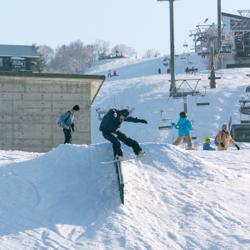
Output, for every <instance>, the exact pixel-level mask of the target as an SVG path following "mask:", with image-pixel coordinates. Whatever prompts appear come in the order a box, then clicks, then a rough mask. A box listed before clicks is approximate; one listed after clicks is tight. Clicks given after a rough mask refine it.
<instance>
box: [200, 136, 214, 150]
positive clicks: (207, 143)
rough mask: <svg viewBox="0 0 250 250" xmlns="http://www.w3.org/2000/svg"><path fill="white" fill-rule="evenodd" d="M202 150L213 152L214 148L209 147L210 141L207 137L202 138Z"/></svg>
mask: <svg viewBox="0 0 250 250" xmlns="http://www.w3.org/2000/svg"><path fill="white" fill-rule="evenodd" d="M203 150H209V151H214V150H215V148H213V147H212V146H211V139H210V137H209V136H206V137H205V138H204V143H203Z"/></svg>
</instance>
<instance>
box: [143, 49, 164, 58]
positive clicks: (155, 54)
mask: <svg viewBox="0 0 250 250" xmlns="http://www.w3.org/2000/svg"><path fill="white" fill-rule="evenodd" d="M160 54H161V53H160V52H159V51H157V50H153V49H148V50H147V51H146V52H145V54H144V56H143V58H153V57H158V56H160Z"/></svg>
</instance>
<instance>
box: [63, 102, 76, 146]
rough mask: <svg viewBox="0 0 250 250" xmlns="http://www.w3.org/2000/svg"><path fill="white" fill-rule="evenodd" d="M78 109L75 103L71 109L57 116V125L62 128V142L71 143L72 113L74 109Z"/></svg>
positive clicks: (73, 129)
mask: <svg viewBox="0 0 250 250" xmlns="http://www.w3.org/2000/svg"><path fill="white" fill-rule="evenodd" d="M79 110H80V107H79V105H75V106H74V107H73V108H72V109H71V110H69V111H67V112H65V113H64V114H62V115H61V117H60V118H59V121H58V125H59V126H60V127H61V128H63V133H64V144H65V143H71V141H72V136H71V131H73V132H74V131H75V126H74V118H75V117H74V113H75V111H79Z"/></svg>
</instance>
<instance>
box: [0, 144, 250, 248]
mask: <svg viewBox="0 0 250 250" xmlns="http://www.w3.org/2000/svg"><path fill="white" fill-rule="evenodd" d="M142 147H143V148H144V149H145V150H146V152H147V156H146V157H144V158H142V159H136V160H133V161H131V162H124V164H123V172H124V178H125V182H126V184H125V206H122V205H121V204H120V200H119V193H118V186H117V177H116V173H115V168H114V166H113V164H110V165H103V164H100V162H101V161H103V160H110V159H111V158H112V148H111V146H110V144H108V143H100V144H94V145H90V146H87V145H60V146H58V147H57V148H55V149H54V150H52V151H50V152H48V153H46V154H34V153H33V154H32V153H24V152H23V153H19V155H20V158H21V159H23V161H22V160H20V159H18V157H17V154H16V153H15V152H14V151H13V155H15V157H16V159H15V161H16V162H15V163H11V162H9V161H7V162H6V160H8V159H10V158H11V157H12V156H11V153H9V155H8V159H6V158H4V156H1V157H0V165H1V168H0V178H1V180H0V195H1V200H0V221H1V223H0V234H1V236H0V249H159V250H160V249H249V248H250V237H249V235H250V234H249V232H250V228H249V225H250V219H249V212H248V207H249V200H250V195H249V192H248V190H249V183H250V182H249V178H250V170H249V168H247V167H246V166H247V164H249V160H247V159H248V151H247V150H245V152H244V150H243V151H242V152H241V157H242V162H241V167H239V165H238V166H236V164H235V163H236V159H235V158H234V160H233V157H231V156H230V155H231V154H230V152H229V151H228V152H223V153H224V157H225V159H227V160H228V161H229V162H231V164H232V165H230V168H228V162H224V161H223V160H220V163H219V164H218V162H219V161H218V159H220V158H221V152H210V153H211V154H213V157H212V158H213V159H214V161H213V162H211V161H210V160H209V159H206V157H203V155H202V154H203V153H204V152H202V151H201V152H199V155H197V152H192V151H190V152H189V151H186V150H183V149H181V148H178V147H174V146H172V145H169V144H165V143H144V144H142ZM3 153H4V152H3ZM125 154H126V155H127V156H129V155H130V154H131V151H130V150H129V149H127V148H125ZM236 154H239V152H236ZM24 158H25V159H24ZM246 161H248V163H244V164H243V162H246ZM237 162H238V160H237Z"/></svg>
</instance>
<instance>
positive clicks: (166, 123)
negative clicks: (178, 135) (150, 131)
mask: <svg viewBox="0 0 250 250" xmlns="http://www.w3.org/2000/svg"><path fill="white" fill-rule="evenodd" d="M160 114H161V120H160V123H159V126H158V129H160V130H164V129H171V128H172V119H168V118H166V117H165V116H166V112H165V111H164V110H160Z"/></svg>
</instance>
